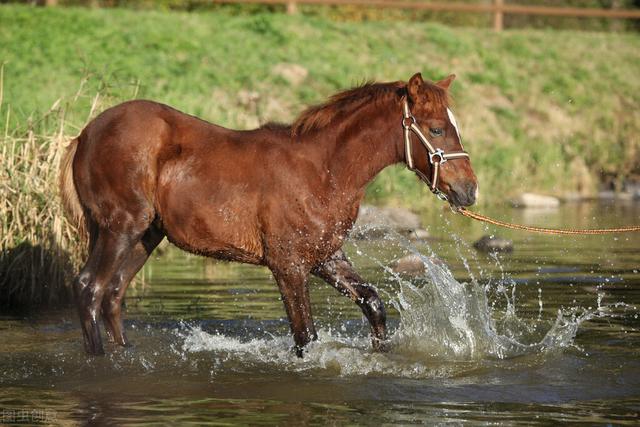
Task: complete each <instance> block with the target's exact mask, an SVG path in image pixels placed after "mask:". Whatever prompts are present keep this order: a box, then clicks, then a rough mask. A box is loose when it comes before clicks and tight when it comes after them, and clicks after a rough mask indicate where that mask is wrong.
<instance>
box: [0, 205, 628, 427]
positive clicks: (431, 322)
mask: <svg viewBox="0 0 640 427" xmlns="http://www.w3.org/2000/svg"><path fill="white" fill-rule="evenodd" d="M487 213H490V214H493V215H495V216H498V217H500V218H503V219H507V220H513V221H517V222H525V223H528V224H532V225H544V226H566V227H612V226H618V225H623V224H626V225H629V224H637V223H638V221H640V203H635V204H634V203H617V204H608V203H602V202H592V203H581V204H573V205H572V204H568V205H564V206H563V207H561V208H560V209H557V210H542V211H539V210H537V211H531V210H514V209H510V208H504V209H500V208H494V209H493V210H490V211H488V212H487ZM424 222H425V223H426V224H427V225H428V227H427V228H428V230H429V231H430V233H431V235H432V237H431V238H429V239H426V240H424V241H410V240H407V239H406V238H405V237H402V236H399V235H396V234H393V233H391V234H388V235H386V236H385V237H384V238H382V239H375V240H368V241H362V240H359V241H355V240H354V241H350V242H349V243H348V244H347V246H346V249H347V252H348V254H349V255H350V257H351V258H352V260H353V261H354V264H355V265H356V267H357V268H358V269H359V271H360V272H361V274H362V275H363V276H364V277H365V278H366V279H367V280H368V281H370V282H371V283H373V284H375V285H376V286H377V288H378V289H379V291H380V293H381V295H383V297H384V300H385V303H386V304H387V307H388V308H389V317H390V319H389V328H390V332H391V344H390V347H391V348H390V350H389V352H387V353H373V352H372V351H371V349H370V344H369V339H368V326H367V324H366V322H365V321H364V320H363V317H362V315H361V313H360V311H359V310H358V309H357V308H356V307H355V306H354V305H353V304H352V303H351V302H350V301H348V300H346V299H345V298H343V297H341V296H339V295H338V294H337V292H335V291H334V290H333V289H332V288H330V287H329V286H328V285H326V284H324V283H323V282H321V281H319V280H315V279H313V280H312V281H311V284H310V286H311V298H312V307H313V312H314V318H315V321H316V325H317V327H318V328H319V340H318V341H317V342H314V343H312V344H311V345H310V346H309V349H308V351H307V353H306V354H305V357H304V358H303V359H298V358H296V357H295V356H294V354H293V353H292V352H291V347H292V339H291V338H290V336H289V333H288V325H287V322H286V319H285V318H284V309H283V306H282V302H281V301H280V300H279V294H278V291H277V288H276V286H275V284H274V282H273V280H272V278H271V275H270V273H269V272H268V270H266V269H263V268H258V267H253V266H246V265H239V264H229V263H220V262H214V261H211V260H206V259H203V258H199V257H196V256H191V255H186V254H184V253H182V252H180V251H178V250H175V249H170V248H169V249H166V250H165V252H164V253H162V254H159V255H154V257H153V259H152V260H151V261H149V262H148V264H147V266H145V269H144V282H142V281H141V282H138V283H136V284H135V286H134V287H132V288H131V289H130V290H129V292H128V296H127V309H126V322H125V324H126V329H127V331H128V335H129V338H130V340H131V341H132V343H133V346H132V347H130V348H127V349H121V348H115V347H107V355H106V356H105V357H87V356H85V354H84V353H83V350H82V342H81V334H80V330H79V325H78V322H77V320H76V317H75V313H74V311H73V310H70V309H68V310H57V311H49V312H43V313H38V314H31V315H28V316H8V315H5V316H2V317H0V410H2V414H0V416H1V417H2V419H0V423H2V422H4V423H14V422H16V423H18V422H20V423H28V422H34V423H44V424H63V425H75V424H85V423H87V422H89V423H96V424H112V425H126V424H138V423H140V424H173V423H185V424H186V423H191V424H197V425H200V424H204V423H210V424H215V425H220V424H231V423H239V424H250V425H254V424H292V425H305V424H335V425H342V424H412V423H429V424H431V423H436V422H437V423H440V422H453V423H458V422H465V423H466V422H471V423H482V424H484V423H494V422H498V423H504V424H509V425H513V424H519V423H521V424H526V425H530V424H532V423H540V424H548V423H550V422H558V421H566V422H588V423H595V424H606V423H614V424H636V423H637V422H638V419H640V357H639V356H640V318H639V316H640V310H639V309H640V272H639V270H640V237H639V236H637V235H633V234H627V235H617V236H615V235H609V236H602V237H556V236H540V235H533V234H525V233H521V232H509V231H504V230H497V229H495V228H491V227H486V226H484V225H481V224H478V223H471V222H470V220H468V219H465V218H462V217H460V216H458V215H454V214H452V213H450V212H447V211H446V210H442V211H440V210H436V211H432V212H429V213H425V214H424ZM491 233H496V234H497V235H500V236H503V237H507V238H510V239H512V240H513V241H514V244H515V250H514V252H513V253H511V254H501V255H497V256H496V255H493V256H492V255H485V254H480V253H478V252H476V251H475V249H473V248H472V247H471V243H472V242H473V241H474V240H476V239H478V238H479V237H480V236H482V235H483V234H491ZM407 254H414V255H418V256H420V257H421V258H422V259H423V261H424V263H425V265H426V266H427V272H426V273H424V274H421V275H418V276H406V275H398V274H395V273H394V272H393V271H391V270H390V269H389V265H390V264H391V263H392V261H393V260H394V259H396V258H398V257H400V256H404V255H407Z"/></svg>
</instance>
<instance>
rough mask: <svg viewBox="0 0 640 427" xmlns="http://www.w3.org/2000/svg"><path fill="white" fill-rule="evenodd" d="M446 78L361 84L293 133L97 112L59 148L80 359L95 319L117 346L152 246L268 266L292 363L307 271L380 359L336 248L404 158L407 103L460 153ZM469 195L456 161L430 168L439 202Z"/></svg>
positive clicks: (467, 175) (423, 167)
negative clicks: (81, 231)
mask: <svg viewBox="0 0 640 427" xmlns="http://www.w3.org/2000/svg"><path fill="white" fill-rule="evenodd" d="M452 80H453V76H451V77H449V78H448V79H445V80H443V81H441V82H438V83H435V84H433V83H429V82H425V81H423V80H422V77H421V76H420V75H419V74H416V75H415V76H413V77H412V78H411V80H410V81H409V82H408V83H403V82H393V83H375V84H366V85H364V86H361V87H358V88H355V89H351V90H348V91H346V92H342V93H340V94H337V95H335V96H334V97H332V98H331V99H330V100H329V101H328V102H327V103H325V104H322V105H319V106H316V107H311V108H310V109H308V110H307V111H305V112H304V113H303V114H302V115H301V116H300V117H299V118H298V120H297V121H296V122H295V123H294V124H293V125H291V126H284V125H266V126H263V127H262V128H259V129H255V130H250V131H235V130H230V129H226V128H223V127H220V126H217V125H214V124H211V123H208V122H205V121H203V120H200V119H198V118H196V117H193V116H189V115H187V114H184V113H181V112H179V111H177V110H175V109H173V108H171V107H168V106H166V105H163V104H159V103H155V102H151V101H142V100H136V101H130V102H125V103H123V104H120V105H118V106H115V107H113V108H110V109H108V110H106V111H104V112H103V113H101V114H100V115H99V116H98V117H96V118H95V119H94V120H93V121H91V122H90V123H89V124H88V125H87V126H86V128H85V129H84V130H83V131H82V133H81V134H80V135H79V136H78V137H77V138H76V139H75V140H74V141H73V142H72V144H71V145H70V146H69V147H68V148H67V151H66V153H65V156H64V159H63V162H62V170H61V181H60V182H61V190H62V195H63V201H64V203H65V207H66V208H67V211H69V212H70V213H71V215H72V216H73V217H74V218H75V219H76V220H77V221H78V222H79V223H84V226H85V227H86V229H87V231H88V234H89V257H88V259H87V261H86V264H85V265H84V267H83V268H82V270H81V271H80V273H79V275H78V277H77V279H76V280H75V281H74V284H73V289H74V293H75V298H76V303H77V307H78V312H79V315H80V320H81V326H82V330H83V333H84V342H85V349H86V350H87V352H89V353H92V354H99V353H102V352H103V346H102V340H101V337H100V331H99V327H98V321H99V317H100V316H102V318H103V321H104V324H105V327H106V331H107V334H108V336H109V338H110V339H111V340H112V341H115V342H116V343H118V344H121V345H126V344H127V340H126V337H125V334H124V330H123V326H122V320H121V305H122V299H123V298H124V295H125V292H126V289H127V286H128V284H129V282H130V281H131V279H132V278H133V276H134V275H135V274H136V273H137V271H138V270H139V269H140V268H141V267H142V266H143V265H144V263H145V261H146V260H147V258H148V256H149V255H150V254H151V252H152V251H153V249H154V248H155V247H156V246H157V245H158V244H159V243H160V241H161V240H162V239H163V238H164V236H167V238H168V239H169V240H170V241H171V242H172V243H174V244H175V245H176V246H178V247H180V248H182V249H184V250H186V251H189V252H193V253H197V254H202V255H206V256H210V257H214V258H218V259H225V260H231V261H239V262H245V263H252V264H257V265H265V266H267V267H268V268H269V269H270V270H271V271H272V272H273V276H274V278H275V280H276V282H277V284H278V287H279V289H280V292H281V294H282V297H283V301H284V305H285V308H286V312H287V316H288V317H289V321H290V325H291V330H292V333H293V336H294V341H295V344H296V349H297V352H298V354H299V355H302V348H303V346H304V345H305V344H307V343H308V342H309V341H310V340H312V339H315V338H316V331H315V327H314V324H313V319H312V315H311V307H310V303H309V291H308V288H307V278H308V276H309V274H310V273H313V274H315V275H317V276H319V277H321V278H323V279H324V280H326V281H327V282H328V283H329V284H331V285H332V286H334V287H335V288H336V289H338V290H339V291H340V292H341V293H343V294H344V295H346V296H348V297H349V298H351V299H352V300H353V301H354V302H356V304H358V305H359V306H360V307H361V309H362V311H363V313H364V314H365V315H366V317H367V318H368V320H369V322H370V324H371V331H372V339H373V345H374V348H379V347H380V346H381V345H382V343H383V342H384V340H385V338H386V336H385V311H384V305H383V303H382V301H381V300H380V298H379V297H378V294H377V292H376V291H375V289H374V288H373V287H372V286H370V285H368V284H366V283H365V282H364V281H363V280H362V278H361V277H360V276H359V275H358V274H357V272H355V270H354V269H353V267H352V266H351V264H350V262H349V261H348V259H347V258H346V257H345V255H344V253H343V252H342V250H341V247H342V244H343V243H344V240H345V238H346V236H347V233H348V232H349V230H350V228H351V227H352V225H353V222H354V221H355V219H356V216H357V213H358V207H359V204H360V201H361V200H362V198H363V196H364V191H365V188H366V186H367V184H368V183H369V182H370V181H371V180H372V179H373V178H374V177H375V176H376V175H377V174H378V172H380V171H381V170H382V169H383V168H385V167H386V166H388V165H391V164H394V163H398V162H401V161H403V160H404V156H405V154H404V150H403V129H402V126H401V119H402V103H403V102H404V101H405V100H407V101H408V103H409V106H410V108H411V112H412V114H413V116H414V117H415V118H416V120H417V122H419V123H421V124H422V125H423V126H425V128H429V129H431V130H432V131H434V132H433V133H432V135H431V136H432V137H433V138H432V143H433V144H434V145H436V146H437V147H438V148H443V149H445V150H460V149H461V146H460V140H459V136H458V133H457V129H456V128H455V126H454V124H452V122H451V118H450V113H449V112H448V96H447V89H448V87H449V84H450V83H451V81H452ZM435 130H439V132H435ZM412 144H413V148H412V151H413V153H416V154H414V156H415V158H414V159H413V160H414V164H415V167H416V168H417V169H418V171H420V173H422V174H425V175H427V176H428V175H429V174H430V172H431V171H430V168H431V165H430V164H429V162H428V161H427V156H426V155H424V148H423V147H422V146H421V145H420V144H419V142H418V141H417V140H412ZM476 188H477V185H476V179H475V176H474V174H473V171H472V170H471V165H470V163H469V161H468V159H464V160H459V161H456V162H449V163H447V164H444V165H442V167H441V173H440V181H439V183H438V190H439V191H442V192H443V193H444V194H446V195H447V196H448V198H449V201H450V202H451V203H452V204H454V205H469V204H472V203H473V202H474V200H475V192H476Z"/></svg>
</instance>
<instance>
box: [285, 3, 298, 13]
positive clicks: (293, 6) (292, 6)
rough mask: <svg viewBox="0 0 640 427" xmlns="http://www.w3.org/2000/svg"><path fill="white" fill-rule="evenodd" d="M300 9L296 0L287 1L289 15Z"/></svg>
mask: <svg viewBox="0 0 640 427" xmlns="http://www.w3.org/2000/svg"><path fill="white" fill-rule="evenodd" d="M297 11H298V5H297V4H296V2H295V1H293V0H292V1H288V2H287V14H288V15H293V14H295V13H296V12H297Z"/></svg>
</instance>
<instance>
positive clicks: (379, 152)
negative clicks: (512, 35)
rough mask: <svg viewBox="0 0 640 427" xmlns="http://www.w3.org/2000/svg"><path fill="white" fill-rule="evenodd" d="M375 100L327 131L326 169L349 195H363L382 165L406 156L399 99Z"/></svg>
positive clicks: (343, 191) (333, 180)
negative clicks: (334, 129) (334, 128)
mask: <svg viewBox="0 0 640 427" xmlns="http://www.w3.org/2000/svg"><path fill="white" fill-rule="evenodd" d="M372 104H373V105H371V106H367V107H365V108H362V109H361V111H358V112H356V113H354V114H353V115H352V116H350V117H348V118H346V119H344V120H343V121H342V122H341V123H339V124H338V125H337V126H336V131H333V132H331V133H330V135H327V138H328V139H329V140H330V141H326V143H327V147H328V153H327V154H328V156H327V159H326V162H327V164H326V167H327V169H326V170H328V171H329V174H330V179H331V180H332V182H333V183H334V185H335V187H336V189H337V190H339V191H341V192H342V194H344V195H347V196H348V195H349V194H354V195H356V197H361V195H362V194H363V193H364V190H365V188H366V186H367V184H368V183H369V182H371V181H372V180H373V178H374V177H375V176H376V175H377V174H378V173H380V171H382V169H384V168H385V167H387V166H389V165H392V164H395V163H398V162H400V161H402V160H403V159H404V152H403V143H402V141H403V140H402V126H401V119H402V112H401V107H400V104H399V102H397V101H395V100H389V101H388V102H385V103H382V102H380V103H378V102H373V103H372ZM396 110H397V111H396Z"/></svg>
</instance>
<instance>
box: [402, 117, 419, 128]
mask: <svg viewBox="0 0 640 427" xmlns="http://www.w3.org/2000/svg"><path fill="white" fill-rule="evenodd" d="M407 119H409V120H410V122H409V124H407V122H406V120H407ZM416 123H417V121H416V118H415V117H414V116H413V114H409V115H408V116H407V117H403V118H402V127H403V128H405V129H406V130H409V129H411V125H413V124H416Z"/></svg>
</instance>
